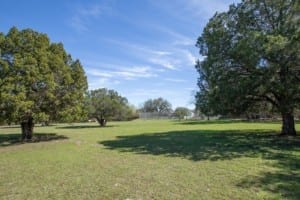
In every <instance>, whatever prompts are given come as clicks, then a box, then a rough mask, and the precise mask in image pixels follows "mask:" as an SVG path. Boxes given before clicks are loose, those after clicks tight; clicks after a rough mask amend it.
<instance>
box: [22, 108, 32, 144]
mask: <svg viewBox="0 0 300 200" xmlns="http://www.w3.org/2000/svg"><path fill="white" fill-rule="evenodd" d="M33 127H34V123H33V118H32V116H31V113H26V114H25V116H24V117H23V118H22V121H21V130H22V140H25V139H28V140H31V138H32V134H33Z"/></svg>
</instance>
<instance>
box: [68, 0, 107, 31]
mask: <svg viewBox="0 0 300 200" xmlns="http://www.w3.org/2000/svg"><path fill="white" fill-rule="evenodd" d="M109 12H111V9H110V7H109V6H107V5H104V4H103V5H100V4H93V5H88V6H86V5H85V6H80V7H78V8H77V9H76V10H75V14H74V15H73V16H72V17H71V20H70V25H71V27H73V28H74V29H75V30H76V31H78V32H86V31H88V30H89V27H90V25H91V23H92V21H93V20H96V19H98V18H99V17H100V16H101V15H103V14H104V13H109Z"/></svg>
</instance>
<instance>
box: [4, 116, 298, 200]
mask: <svg viewBox="0 0 300 200" xmlns="http://www.w3.org/2000/svg"><path fill="white" fill-rule="evenodd" d="M280 127H281V124H280V123H271V122H268V123H245V122H231V121H219V122H193V121H181V122H180V121H165V120H163V121H158V120H146V121H143V120H137V121H132V122H114V123H108V127H105V128H101V127H98V125H97V124H93V123H90V124H59V125H55V126H50V127H36V128H35V133H36V134H35V137H34V140H33V141H32V142H27V143H21V142H20V141H19V132H20V130H19V129H18V128H0V163H1V165H0V199H300V139H299V137H296V138H282V137H278V136H277V134H278V133H279V131H280ZM297 130H300V126H299V125H298V126H297Z"/></svg>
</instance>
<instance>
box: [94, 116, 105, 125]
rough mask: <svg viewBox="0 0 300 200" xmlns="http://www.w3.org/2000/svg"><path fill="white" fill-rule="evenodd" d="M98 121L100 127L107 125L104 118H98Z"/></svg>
mask: <svg viewBox="0 0 300 200" xmlns="http://www.w3.org/2000/svg"><path fill="white" fill-rule="evenodd" d="M96 120H97V122H98V123H99V124H100V126H105V125H106V120H105V119H104V118H103V117H96Z"/></svg>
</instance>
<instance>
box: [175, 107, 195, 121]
mask: <svg viewBox="0 0 300 200" xmlns="http://www.w3.org/2000/svg"><path fill="white" fill-rule="evenodd" d="M190 113H191V111H190V110H189V109H188V108H185V107H177V108H176V109H175V111H174V114H175V116H176V117H178V118H179V119H184V117H186V116H188V115H189V114H190Z"/></svg>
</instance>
